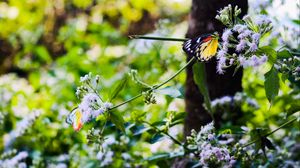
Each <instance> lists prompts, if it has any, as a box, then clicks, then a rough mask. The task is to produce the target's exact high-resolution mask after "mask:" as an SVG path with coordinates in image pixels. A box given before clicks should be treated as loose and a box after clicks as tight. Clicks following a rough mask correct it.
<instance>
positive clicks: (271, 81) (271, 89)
mask: <svg viewBox="0 0 300 168" xmlns="http://www.w3.org/2000/svg"><path fill="white" fill-rule="evenodd" d="M264 85H265V91H266V96H267V98H268V100H269V102H272V101H273V100H274V98H275V97H276V96H277V95H278V91H279V77H278V72H277V70H276V69H275V68H274V67H272V68H271V70H270V71H269V72H267V73H266V74H265V82H264Z"/></svg>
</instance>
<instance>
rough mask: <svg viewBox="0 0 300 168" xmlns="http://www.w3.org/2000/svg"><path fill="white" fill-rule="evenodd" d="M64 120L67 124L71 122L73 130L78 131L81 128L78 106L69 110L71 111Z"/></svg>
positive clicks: (80, 115) (80, 113) (80, 114)
mask: <svg viewBox="0 0 300 168" xmlns="http://www.w3.org/2000/svg"><path fill="white" fill-rule="evenodd" d="M66 122H67V123H68V124H71V125H72V126H73V129H74V130H75V131H79V130H80V129H81V128H82V126H83V122H82V112H81V111H80V109H79V108H78V107H77V108H75V109H73V110H72V111H71V113H70V114H69V115H68V116H67V118H66Z"/></svg>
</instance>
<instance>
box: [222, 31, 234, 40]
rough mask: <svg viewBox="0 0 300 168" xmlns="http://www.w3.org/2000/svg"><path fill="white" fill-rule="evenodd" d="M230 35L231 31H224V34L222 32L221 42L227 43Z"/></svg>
mask: <svg viewBox="0 0 300 168" xmlns="http://www.w3.org/2000/svg"><path fill="white" fill-rule="evenodd" d="M231 35H232V32H231V29H226V30H225V31H224V32H223V35H222V40H223V42H228V41H229V37H230V36H231Z"/></svg>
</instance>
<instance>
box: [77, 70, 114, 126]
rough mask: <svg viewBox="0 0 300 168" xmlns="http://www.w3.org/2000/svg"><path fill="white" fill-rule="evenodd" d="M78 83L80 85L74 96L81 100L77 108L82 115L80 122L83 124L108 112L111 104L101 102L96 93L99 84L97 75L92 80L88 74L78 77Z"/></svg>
mask: <svg viewBox="0 0 300 168" xmlns="http://www.w3.org/2000/svg"><path fill="white" fill-rule="evenodd" d="M80 82H81V83H82V85H81V86H79V87H78V88H77V90H76V96H77V97H78V98H79V99H81V102H80V104H79V105H78V108H79V110H80V111H81V113H82V119H81V121H82V122H83V123H85V122H88V121H90V120H91V119H93V118H96V117H97V116H99V115H100V114H103V113H104V112H105V111H108V110H109V109H110V108H111V107H112V103H110V102H103V99H102V98H101V96H100V94H99V93H98V91H97V86H98V84H99V82H100V77H99V75H96V77H95V78H93V77H92V74H91V73H89V74H87V75H85V76H83V77H80Z"/></svg>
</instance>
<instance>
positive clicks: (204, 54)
mask: <svg viewBox="0 0 300 168" xmlns="http://www.w3.org/2000/svg"><path fill="white" fill-rule="evenodd" d="M199 48H200V49H199V51H198V53H199V52H200V60H205V61H207V60H209V59H210V58H212V57H213V56H215V55H216V53H217V49H218V39H216V38H212V37H211V38H209V39H208V40H207V41H205V40H204V42H203V43H202V44H201V45H200V47H199Z"/></svg>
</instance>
